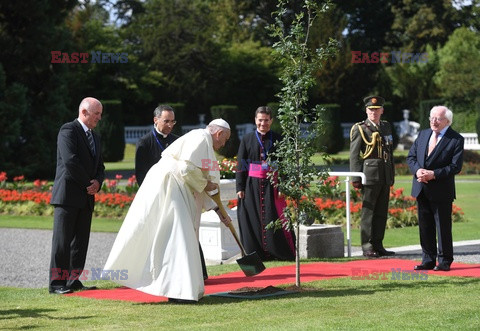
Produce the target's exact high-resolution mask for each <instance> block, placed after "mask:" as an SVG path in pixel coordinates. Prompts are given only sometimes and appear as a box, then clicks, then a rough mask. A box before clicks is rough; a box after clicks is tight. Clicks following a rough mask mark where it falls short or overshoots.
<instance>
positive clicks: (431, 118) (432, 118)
mask: <svg viewBox="0 0 480 331" xmlns="http://www.w3.org/2000/svg"><path fill="white" fill-rule="evenodd" d="M444 119H445V117H429V118H428V120H429V121H430V122H441V121H443V120H444Z"/></svg>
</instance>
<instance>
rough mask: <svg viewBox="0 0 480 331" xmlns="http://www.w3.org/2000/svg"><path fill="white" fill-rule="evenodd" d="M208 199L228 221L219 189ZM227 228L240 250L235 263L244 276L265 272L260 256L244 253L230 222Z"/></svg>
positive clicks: (254, 253)
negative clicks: (240, 252)
mask: <svg viewBox="0 0 480 331" xmlns="http://www.w3.org/2000/svg"><path fill="white" fill-rule="evenodd" d="M210 197H211V198H212V199H213V201H215V203H216V204H217V206H218V208H219V209H220V213H222V215H223V217H225V218H227V219H228V217H229V216H228V214H227V211H226V210H225V208H224V207H223V204H222V201H221V199H220V189H219V190H218V192H217V193H215V194H213V195H211V196H210ZM228 228H229V229H230V232H232V235H233V237H234V238H235V241H236V242H237V244H238V246H239V247H240V250H241V251H242V257H241V258H239V259H237V263H238V265H239V266H240V268H241V269H242V271H243V273H244V274H245V276H247V277H250V276H255V275H258V274H259V273H261V272H262V271H263V270H265V266H264V265H263V262H262V260H261V259H260V256H258V254H257V252H253V253H250V254H247V253H246V252H245V248H244V247H243V245H242V243H241V242H240V240H239V239H238V235H237V231H236V230H235V228H234V227H233V223H232V222H230V223H229V224H228Z"/></svg>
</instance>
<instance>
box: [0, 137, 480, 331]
mask: <svg viewBox="0 0 480 331" xmlns="http://www.w3.org/2000/svg"><path fill="white" fill-rule="evenodd" d="M129 150H130V152H129V154H128V155H130V156H128V160H127V154H126V159H125V160H124V164H123V165H121V166H120V165H117V168H112V166H111V165H109V164H107V168H108V169H111V170H125V169H132V168H131V165H132V164H133V156H132V155H133V153H134V147H133V145H131V146H130V148H129ZM467 178H468V179H469V181H465V179H467ZM400 187H403V188H404V189H405V194H408V193H409V190H410V187H411V178H410V176H400V177H397V178H396V184H395V188H400ZM479 192H480V178H479V176H468V177H467V176H461V177H457V200H456V201H455V204H457V205H458V206H460V207H461V208H462V209H463V211H464V212H465V215H466V217H467V219H469V222H465V223H456V224H454V227H453V233H454V234H453V236H454V240H456V241H458V240H467V239H478V234H479V233H480V218H479V217H478V207H477V206H476V203H478V202H477V201H478V200H479V198H480V193H479ZM121 221H122V220H118V219H94V220H93V223H92V231H106V232H116V231H118V229H119V228H120V225H121ZM0 227H19V228H40V229H51V228H52V217H29V216H5V215H2V216H0ZM359 240H360V234H359V232H358V230H353V231H352V244H353V245H354V246H358V245H359ZM412 244H418V228H416V227H414V228H403V229H388V230H387V231H386V237H385V245H386V246H387V247H394V246H403V245H412ZM346 260H348V259H330V260H329V261H330V262H332V261H334V262H339V261H346ZM310 261H315V260H309V261H303V262H302V263H308V262H310ZM265 264H266V266H267V268H268V267H272V266H278V265H285V264H287V262H266V263H265ZM237 269H238V267H237V266H236V265H218V266H209V267H208V273H209V274H210V275H211V276H214V275H219V274H223V273H226V272H230V271H236V270H237ZM94 284H95V285H97V286H100V287H102V288H111V287H114V286H116V285H115V284H114V283H111V282H107V281H96V282H89V283H88V285H94ZM303 286H304V287H305V288H308V291H304V292H302V293H298V294H292V295H287V296H279V297H272V298H267V299H261V300H246V299H245V300H240V299H229V298H218V297H208V296H207V297H205V298H204V299H202V300H201V302H200V303H199V304H198V305H193V306H192V305H172V304H168V303H158V304H139V303H130V302H121V301H107V300H94V299H86V298H78V297H64V296H54V295H49V294H47V291H46V289H18V288H7V287H0V297H1V298H2V300H0V328H1V329H30V328H36V329H48V330H50V329H54V328H58V327H59V326H61V327H62V328H64V329H100V330H104V329H109V330H110V329H147V330H185V329H188V330H271V329H277V330H305V329H307V330H308V329H310V330H317V329H342V330H351V329H355V330H371V329H375V330H387V329H399V330H407V329H425V330H430V329H435V328H438V329H460V330H477V329H479V328H480V313H479V311H480V301H479V300H478V293H480V279H478V278H459V277H441V276H435V275H429V277H428V279H427V280H415V281H399V280H392V279H387V280H355V279H351V278H349V277H347V278H338V279H331V280H323V281H315V282H310V283H303ZM446 303H447V304H446ZM440 306H441V308H439V307H440ZM439 309H440V310H439Z"/></svg>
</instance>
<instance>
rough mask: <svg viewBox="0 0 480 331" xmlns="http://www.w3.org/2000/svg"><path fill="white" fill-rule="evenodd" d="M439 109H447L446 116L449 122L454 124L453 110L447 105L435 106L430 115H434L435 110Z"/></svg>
mask: <svg viewBox="0 0 480 331" xmlns="http://www.w3.org/2000/svg"><path fill="white" fill-rule="evenodd" d="M438 109H442V110H445V118H446V119H447V120H448V124H449V125H452V123H453V112H452V111H451V110H450V109H448V108H447V107H446V106H440V105H439V106H434V107H433V108H432V109H431V110H430V116H432V113H433V112H434V111H435V110H438Z"/></svg>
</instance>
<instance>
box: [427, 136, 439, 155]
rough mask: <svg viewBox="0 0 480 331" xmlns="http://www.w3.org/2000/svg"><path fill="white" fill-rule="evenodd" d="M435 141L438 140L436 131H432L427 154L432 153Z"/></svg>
mask: <svg viewBox="0 0 480 331" xmlns="http://www.w3.org/2000/svg"><path fill="white" fill-rule="evenodd" d="M437 141H438V132H434V135H433V139H432V142H431V144H430V145H429V146H428V155H430V154H432V151H433V149H434V148H435V146H436V145H437Z"/></svg>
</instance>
